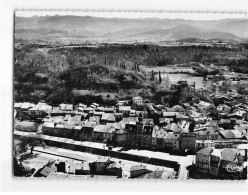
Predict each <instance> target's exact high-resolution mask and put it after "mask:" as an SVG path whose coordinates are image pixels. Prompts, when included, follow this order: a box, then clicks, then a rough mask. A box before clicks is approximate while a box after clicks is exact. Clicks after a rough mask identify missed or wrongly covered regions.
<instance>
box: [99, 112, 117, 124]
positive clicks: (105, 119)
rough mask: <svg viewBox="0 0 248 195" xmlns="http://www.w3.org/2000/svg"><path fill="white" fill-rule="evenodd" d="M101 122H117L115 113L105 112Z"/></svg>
mask: <svg viewBox="0 0 248 195" xmlns="http://www.w3.org/2000/svg"><path fill="white" fill-rule="evenodd" d="M100 122H101V124H106V123H114V122H115V115H114V113H104V114H103V115H102V118H101V120H100Z"/></svg>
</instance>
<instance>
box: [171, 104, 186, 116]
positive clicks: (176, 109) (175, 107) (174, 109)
mask: <svg viewBox="0 0 248 195" xmlns="http://www.w3.org/2000/svg"><path fill="white" fill-rule="evenodd" d="M172 109H173V111H174V112H178V113H182V114H184V113H185V109H184V108H183V107H182V106H180V105H175V106H173V107H172Z"/></svg>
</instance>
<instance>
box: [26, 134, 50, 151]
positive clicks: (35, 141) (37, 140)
mask: <svg viewBox="0 0 248 195" xmlns="http://www.w3.org/2000/svg"><path fill="white" fill-rule="evenodd" d="M21 144H22V145H23V147H29V149H30V154H33V151H34V148H35V147H37V146H42V147H45V146H46V144H45V143H44V141H43V140H42V139H41V137H40V136H39V135H35V136H28V137H26V136H25V137H22V138H21Z"/></svg>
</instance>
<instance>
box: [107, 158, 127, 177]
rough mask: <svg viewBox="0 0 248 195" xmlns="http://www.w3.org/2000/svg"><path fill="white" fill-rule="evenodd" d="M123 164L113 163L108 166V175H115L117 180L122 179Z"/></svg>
mask: <svg viewBox="0 0 248 195" xmlns="http://www.w3.org/2000/svg"><path fill="white" fill-rule="evenodd" d="M122 167H123V165H122V163H121V161H119V162H115V163H111V164H110V165H108V166H107V168H106V171H107V174H108V175H115V176H117V178H122Z"/></svg>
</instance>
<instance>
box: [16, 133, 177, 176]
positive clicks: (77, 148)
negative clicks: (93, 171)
mask: <svg viewBox="0 0 248 195" xmlns="http://www.w3.org/2000/svg"><path fill="white" fill-rule="evenodd" d="M20 137H21V136H20V135H14V138H16V139H20ZM44 142H45V143H46V145H48V146H53V147H58V148H64V149H69V150H74V151H80V152H86V153H91V154H96V155H101V156H107V157H113V158H119V159H124V160H130V161H135V162H139V163H146V164H152V165H159V166H164V167H169V168H174V170H175V171H176V172H178V170H179V167H180V165H179V164H178V162H176V161H169V160H164V159H157V158H149V157H147V156H138V155H133V154H127V153H122V152H118V151H111V150H104V149H98V148H92V147H87V146H82V145H75V144H71V143H64V142H59V141H53V140H44Z"/></svg>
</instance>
